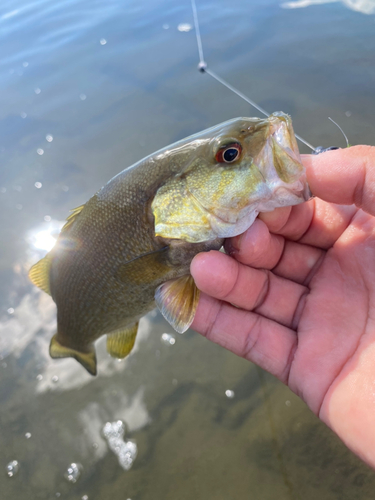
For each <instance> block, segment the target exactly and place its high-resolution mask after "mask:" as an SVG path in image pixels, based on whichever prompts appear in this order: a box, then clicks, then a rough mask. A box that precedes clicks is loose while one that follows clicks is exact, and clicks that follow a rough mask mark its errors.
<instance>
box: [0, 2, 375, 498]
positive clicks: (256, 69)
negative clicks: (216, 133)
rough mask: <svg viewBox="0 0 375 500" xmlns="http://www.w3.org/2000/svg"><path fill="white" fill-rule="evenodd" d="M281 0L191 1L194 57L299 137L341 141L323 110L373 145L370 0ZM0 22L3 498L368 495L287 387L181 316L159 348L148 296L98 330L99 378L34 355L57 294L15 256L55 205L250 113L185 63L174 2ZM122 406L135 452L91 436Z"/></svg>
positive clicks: (49, 10) (182, 9)
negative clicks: (283, 119) (114, 341)
mask: <svg viewBox="0 0 375 500" xmlns="http://www.w3.org/2000/svg"><path fill="white" fill-rule="evenodd" d="M281 3H282V2H281V0H280V2H279V1H277V0H266V1H264V0H263V1H262V2H261V1H260V0H257V1H255V0H254V1H253V2H247V1H245V0H234V1H233V2H230V3H228V2H227V1H224V0H218V1H216V2H213V1H207V0H198V9H199V17H200V22H201V33H202V37H203V44H204V50H205V59H206V60H207V62H208V63H209V67H210V68H212V70H213V71H215V72H217V73H218V74H219V75H220V76H222V77H223V78H225V79H226V80H228V81H229V82H230V83H232V84H233V85H234V86H235V87H237V88H238V89H239V90H241V91H242V92H244V93H245V94H247V95H249V97H251V98H252V99H254V100H255V101H256V102H257V103H258V104H259V105H261V106H262V107H264V108H265V109H268V110H272V111H276V110H282V111H284V112H288V113H290V114H291V115H292V117H293V120H294V125H295V129H296V131H297V132H298V133H299V134H300V135H301V136H302V137H304V138H306V139H307V140H308V141H309V142H311V143H312V144H313V145H314V146H318V145H322V146H325V147H327V146H332V145H338V146H340V145H342V146H344V144H345V142H344V139H343V137H342V135H341V132H340V131H339V130H338V129H337V128H336V127H335V126H334V125H333V124H332V123H331V122H330V121H329V120H328V116H330V117H332V118H333V119H334V120H335V121H337V122H338V123H339V124H340V126H341V127H342V128H343V129H344V131H345V133H346V134H347V136H348V138H349V142H350V143H351V144H357V143H368V144H372V143H373V141H374V133H375V127H374V122H373V117H374V116H375V99H374V97H375V96H374V93H375V91H374V79H375V78H374V77H375V69H374V67H373V54H374V51H375V38H374V36H373V33H374V28H375V16H374V15H373V11H372V10H371V8H373V7H374V2H370V1H367V2H365V1H362V2H358V1H357V2H355V3H354V2H352V4H351V3H350V2H349V0H348V1H346V2H345V3H344V2H327V3H326V4H324V3H320V4H317V5H309V6H307V7H305V8H283V7H281ZM312 3H313V2H311V4H312ZM289 4H300V2H289ZM305 4H307V2H305ZM289 7H290V5H289ZM292 7H293V5H292ZM349 7H352V9H350V8H349ZM354 8H361V9H362V11H364V12H370V14H369V15H367V14H364V13H362V12H359V11H355V10H353V9H354ZM371 12H372V13H371ZM0 22H1V30H0V38H1V44H0V55H1V57H0V83H1V94H0V101H1V105H0V126H1V134H0V208H1V209H0V224H1V236H2V239H1V241H2V243H1V251H0V404H1V407H0V408H1V410H0V428H1V433H0V449H1V451H2V452H1V460H2V461H3V471H4V473H3V474H0V492H1V495H0V496H1V500H3V499H4V500H8V499H13V498H28V499H32V500H34V499H38V500H44V499H51V498H56V497H59V498H64V499H69V500H74V499H77V498H83V497H85V496H87V497H88V498H89V499H95V500H97V499H99V500H102V499H103V500H107V499H108V498H111V500H117V499H118V500H120V499H121V500H123V499H124V498H131V499H132V500H142V499H145V500H146V499H149V498H156V499H159V498H163V499H166V500H168V499H173V500H174V499H176V498H178V499H181V500H185V499H186V500H190V499H191V498H195V499H197V500H200V499H202V500H203V499H204V500H206V499H211V498H212V499H215V500H221V499H223V500H224V499H225V500H227V499H228V498H236V499H239V500H242V499H248V498H252V499H254V500H268V499H270V500H271V499H272V500H274V499H275V498H278V499H281V500H284V499H287V500H289V499H304V500H310V499H311V500H315V499H316V498H321V499H324V500H326V499H328V500H331V499H332V500H334V499H335V500H336V499H337V498H340V499H348V500H349V499H350V500H354V499H361V500H367V499H372V498H373V491H374V487H375V476H374V472H373V471H371V470H369V469H368V468H367V467H366V466H365V465H364V464H363V463H362V462H361V461H360V460H359V459H357V458H356V457H355V456H354V455H353V454H351V453H350V452H349V451H348V450H347V449H346V448H345V446H344V445H343V444H342V443H341V442H340V441H339V440H338V439H337V438H336V437H335V436H334V435H333V434H332V433H331V432H330V431H329V430H328V429H327V428H326V427H325V426H324V425H323V424H321V423H320V422H319V421H318V420H317V419H316V418H315V417H314V416H313V415H312V414H311V413H310V412H309V410H308V409H307V408H306V407H305V406H304V404H303V403H302V402H301V401H300V400H298V398H297V397H295V396H294V395H293V394H291V393H290V391H289V390H288V389H287V388H286V387H284V386H283V385H281V384H280V383H278V382H277V381H275V380H274V379H273V378H272V377H271V376H269V375H267V374H264V373H263V372H262V371H260V370H258V369H256V368H255V367H254V366H253V365H251V364H250V363H248V362H246V361H244V360H241V359H238V358H236V357H235V356H234V355H232V354H230V353H228V352H226V351H225V350H223V349H221V348H220V347H218V346H215V345H211V344H210V343H209V342H208V341H206V340H205V339H203V338H201V337H200V336H199V335H197V334H195V333H194V332H191V331H190V332H187V333H186V334H184V335H183V336H181V337H180V336H178V342H177V341H176V343H175V344H174V345H173V347H171V344H170V342H164V341H161V339H162V335H163V333H165V332H170V327H169V326H168V325H166V323H165V322H164V320H163V319H162V318H161V317H160V316H159V315H157V314H155V313H151V314H150V315H148V317H147V318H145V319H144V320H142V321H141V324H140V334H139V338H138V340H137V343H136V348H135V352H134V353H133V354H132V355H131V356H130V357H129V358H128V359H126V360H124V361H122V362H121V363H118V362H117V360H113V359H111V358H109V357H108V356H107V355H106V353H105V346H104V344H103V342H101V343H99V346H98V358H99V365H98V371H99V374H100V375H99V376H98V377H97V378H92V377H90V376H89V375H88V374H87V373H86V372H85V371H84V370H83V369H82V367H81V366H80V365H78V363H76V362H75V361H74V360H69V359H67V360H54V361H53V360H51V359H50V358H49V355H48V344H49V340H50V338H51V336H52V334H53V333H54V331H55V327H56V320H55V308H54V305H53V303H52V302H51V300H50V298H49V297H48V296H47V295H46V294H43V293H41V292H39V291H38V290H36V289H35V288H34V287H33V286H32V285H31V284H30V283H29V282H28V279H27V270H28V269H29V267H30V265H31V264H32V263H34V262H35V261H36V260H37V259H38V258H40V257H41V256H43V254H44V253H45V252H46V250H47V249H48V248H50V246H51V245H52V244H53V242H54V238H55V237H56V235H57V233H58V231H59V229H60V228H61V225H62V224H63V221H64V219H65V218H66V216H67V214H68V211H69V209H71V208H73V207H76V206H79V205H81V204H82V203H84V202H85V201H86V200H87V199H88V198H89V197H90V196H91V195H92V194H93V193H94V192H95V191H96V190H97V189H99V188H100V187H101V186H102V185H103V184H104V183H105V182H107V180H108V179H109V178H111V177H112V176H113V175H115V174H116V173H118V172H119V171H120V170H122V169H123V168H125V167H126V166H128V165H130V164H132V163H133V162H135V161H136V160H138V159H140V158H142V157H144V156H146V155H147V154H149V153H152V152H154V151H156V150H157V149H159V148H161V147H163V146H165V145H167V144H170V143H172V142H173V141H176V140H178V139H180V138H182V137H185V136H187V135H189V134H191V133H194V132H197V131H199V130H202V129H204V128H206V127H209V126H211V125H214V124H216V123H219V122H220V121H224V120H227V119H229V118H232V117H235V116H241V115H244V116H247V115H250V116H251V115H254V114H255V112H253V110H252V109H251V108H250V107H249V106H248V105H247V104H246V103H244V102H242V101H241V100H240V99H239V98H238V97H236V96H235V95H232V94H231V93H230V92H229V91H228V90H226V89H225V88H224V87H222V86H221V85H220V84H218V83H217V82H215V81H214V80H213V79H211V78H210V77H209V76H208V75H204V74H201V73H199V72H198V71H197V70H196V66H197V64H198V51H197V47H196V40H195V33H194V29H189V30H188V29H187V26H192V25H193V17H192V13H191V10H190V4H189V2H188V1H186V2H182V1H178V2H176V1H175V0H174V1H172V0H145V1H142V2H139V1H135V0H134V1H133V0H128V1H125V0H38V1H36V0H34V1H32V0H27V1H26V0H5V1H3V2H2V3H1V5H0ZM179 26H180V28H181V26H185V27H184V29H183V30H182V31H180V30H179V29H178V27H179ZM104 41H105V43H104ZM51 138H52V140H51ZM301 150H302V151H304V152H308V149H304V147H303V148H301ZM41 152H43V153H42V154H40V153H41ZM227 391H230V392H229V393H228V394H230V395H232V394H233V395H234V397H230V396H229V397H228V394H226V393H227ZM118 420H121V421H123V422H124V423H125V424H126V428H127V433H126V440H127V441H130V442H134V443H136V445H137V450H138V455H137V456H136V458H135V460H134V463H133V464H132V468H131V469H130V470H124V469H123V468H122V467H121V465H120V464H119V461H118V458H117V456H116V455H115V454H114V453H113V452H112V451H111V450H110V448H109V446H108V443H107V441H106V440H105V438H104V437H103V434H102V429H103V426H104V425H105V423H106V422H117V421H118ZM26 433H28V434H30V435H31V436H32V437H31V439H27V438H26V437H25V436H26ZM13 460H16V461H17V462H18V463H19V464H21V465H20V468H19V471H18V473H17V474H16V475H15V476H14V477H12V478H9V477H8V476H7V474H6V470H7V465H8V464H9V463H10V462H11V461H13ZM72 463H76V464H77V463H79V464H82V467H83V469H82V472H81V476H80V478H79V480H78V481H77V482H76V483H71V482H68V481H66V479H65V478H64V473H65V471H66V470H67V466H68V464H72Z"/></svg>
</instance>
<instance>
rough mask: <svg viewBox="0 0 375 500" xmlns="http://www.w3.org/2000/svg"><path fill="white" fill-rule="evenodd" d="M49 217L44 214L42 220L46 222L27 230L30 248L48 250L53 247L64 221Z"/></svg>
mask: <svg viewBox="0 0 375 500" xmlns="http://www.w3.org/2000/svg"><path fill="white" fill-rule="evenodd" d="M50 219H51V218H50V217H49V216H48V217H47V216H46V217H45V218H44V220H45V221H46V222H48V224H43V225H39V226H38V227H36V228H35V229H33V230H31V231H30V232H29V234H28V236H27V240H28V242H29V244H30V246H31V247H32V248H34V249H37V250H44V251H46V252H49V251H50V250H52V248H53V247H54V245H55V243H56V240H57V237H58V235H59V232H60V230H61V228H62V226H63V225H64V222H60V221H56V220H50Z"/></svg>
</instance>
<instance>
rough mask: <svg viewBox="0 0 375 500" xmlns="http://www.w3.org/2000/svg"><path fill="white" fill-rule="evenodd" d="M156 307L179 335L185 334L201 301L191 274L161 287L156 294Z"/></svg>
mask: <svg viewBox="0 0 375 500" xmlns="http://www.w3.org/2000/svg"><path fill="white" fill-rule="evenodd" d="M155 301H156V305H157V306H158V308H159V309H160V312H161V313H162V315H163V316H164V318H165V319H166V320H167V321H168V323H170V324H171V325H172V326H173V328H174V329H175V330H176V331H177V332H178V333H184V332H185V331H186V330H187V329H188V328H189V326H190V325H191V323H192V322H193V319H194V316H195V311H196V309H197V306H198V301H199V290H198V288H197V287H196V285H195V283H194V280H193V277H192V276H191V275H190V274H189V275H187V276H181V278H177V279H175V280H170V281H167V282H166V283H163V284H162V285H160V286H159V287H158V288H157V289H156V292H155Z"/></svg>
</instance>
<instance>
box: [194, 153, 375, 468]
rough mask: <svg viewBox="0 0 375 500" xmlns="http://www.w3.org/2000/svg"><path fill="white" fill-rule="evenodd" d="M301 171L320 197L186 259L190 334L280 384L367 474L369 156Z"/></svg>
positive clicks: (374, 185)
mask: <svg viewBox="0 0 375 500" xmlns="http://www.w3.org/2000/svg"><path fill="white" fill-rule="evenodd" d="M303 163H304V164H305V166H306V168H307V178H308V182H309V185H310V188H311V190H312V192H313V193H314V195H316V196H317V198H315V199H313V200H311V201H309V202H307V203H304V204H302V205H297V206H294V207H287V208H280V209H277V210H275V211H274V212H271V213H267V214H262V215H261V216H260V217H259V218H258V219H257V220H256V221H255V222H254V224H253V225H252V226H251V228H250V229H248V231H246V232H245V233H244V234H242V235H240V236H237V237H235V238H232V239H230V240H227V241H226V244H225V249H226V251H227V253H228V254H229V255H225V254H223V253H220V252H216V251H211V252H209V253H201V254H199V255H197V256H196V257H195V258H194V259H193V261H192V264H191V273H192V275H193V277H194V280H195V282H196V284H197V286H198V288H199V289H200V290H201V291H202V292H203V293H201V298H200V302H199V306H198V309H197V313H196V316H195V319H194V322H193V324H192V328H194V329H195V330H196V331H198V332H200V333H202V334H203V335H205V336H206V337H207V338H208V339H210V340H212V341H214V342H216V343H218V344H220V345H222V346H223V347H225V348H227V349H229V350H231V351H233V352H234V353H236V354H238V355H239V356H242V357H244V358H246V359H248V360H250V361H253V362H254V363H256V364H258V365H259V366H261V367H262V368H264V369H265V370H267V371H269V372H270V373H272V374H273V375H275V376H276V377H278V378H279V379H280V380H281V381H282V382H284V383H285V384H288V386H289V387H290V389H291V390H292V391H294V392H295V393H296V394H297V395H299V396H300V397H301V398H302V399H303V400H304V401H305V402H306V403H307V405H308V406H309V407H310V409H311V410H312V411H313V412H314V413H316V415H318V416H319V418H321V419H322V420H323V421H324V422H325V423H326V424H327V425H328V426H330V427H331V428H332V429H333V430H334V431H335V432H336V433H337V434H338V435H339V437H340V438H341V439H342V440H343V441H344V442H345V443H346V445H347V446H348V447H349V448H350V449H351V450H352V451H354V452H355V453H357V454H358V455H359V456H360V457H361V458H362V459H363V460H365V461H366V462H367V463H369V464H370V465H372V466H373V467H375V425H374V418H375V217H374V216H375V147H370V146H355V147H351V148H348V149H343V150H336V151H329V152H327V153H324V154H321V155H318V156H304V157H303ZM323 200H325V201H323Z"/></svg>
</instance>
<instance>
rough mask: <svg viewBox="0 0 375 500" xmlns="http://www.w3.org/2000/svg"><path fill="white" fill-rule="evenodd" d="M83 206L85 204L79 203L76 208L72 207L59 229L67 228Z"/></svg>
mask: <svg viewBox="0 0 375 500" xmlns="http://www.w3.org/2000/svg"><path fill="white" fill-rule="evenodd" d="M84 206H85V205H81V206H79V207H77V208H73V210H71V214H70V215H69V216H68V217H67V219H66V222H65V224H64V225H63V227H62V229H61V231H65V230H66V229H68V227H69V226H71V225H72V224H73V222H74V221H75V220H76V219H77V217H78V216H79V214H80V213H81V212H82V210H83V208H84Z"/></svg>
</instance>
